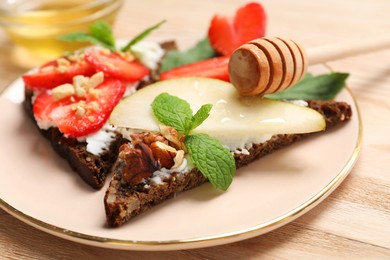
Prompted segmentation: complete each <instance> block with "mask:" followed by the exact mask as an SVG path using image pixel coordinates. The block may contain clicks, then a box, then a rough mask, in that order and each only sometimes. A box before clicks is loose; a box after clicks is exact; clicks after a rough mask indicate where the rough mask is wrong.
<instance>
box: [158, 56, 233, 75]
mask: <svg viewBox="0 0 390 260" xmlns="http://www.w3.org/2000/svg"><path fill="white" fill-rule="evenodd" d="M228 64H229V57H227V56H221V57H217V58H211V59H207V60H202V61H199V62H195V63H192V64H188V65H184V66H180V67H177V68H174V69H171V70H168V71H165V72H163V73H161V74H160V79H161V80H166V79H172V78H182V77H206V78H214V79H221V80H224V81H229V72H228Z"/></svg>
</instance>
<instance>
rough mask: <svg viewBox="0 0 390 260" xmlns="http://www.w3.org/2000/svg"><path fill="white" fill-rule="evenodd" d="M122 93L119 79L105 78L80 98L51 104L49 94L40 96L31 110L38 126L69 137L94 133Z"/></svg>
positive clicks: (68, 98)
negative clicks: (43, 126) (53, 127)
mask: <svg viewBox="0 0 390 260" xmlns="http://www.w3.org/2000/svg"><path fill="white" fill-rule="evenodd" d="M125 90H126V85H125V84H123V83H122V82H121V81H120V80H116V79H106V80H105V81H104V82H103V83H101V84H100V85H99V86H97V87H96V88H94V90H93V94H92V92H87V93H86V95H85V96H83V97H77V96H76V95H74V96H69V97H66V98H64V99H61V100H58V101H55V100H54V99H53V97H52V95H51V94H50V92H44V93H41V94H40V95H39V96H38V97H37V98H36V99H35V101H34V105H33V111H34V115H35V118H36V119H37V121H38V124H39V125H40V126H42V125H46V126H47V125H49V126H50V125H54V126H56V127H58V129H59V130H60V131H61V132H62V133H63V134H65V135H66V136H67V137H70V138H77V137H81V136H85V135H88V134H91V133H93V132H96V131H97V130H99V129H100V128H101V127H102V126H103V125H104V124H105V122H106V121H107V119H108V117H109V116H110V114H111V112H112V110H113V109H114V107H115V106H116V104H118V102H119V101H120V99H121V98H122V96H123V94H124V92H125Z"/></svg>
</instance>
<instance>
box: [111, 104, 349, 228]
mask: <svg viewBox="0 0 390 260" xmlns="http://www.w3.org/2000/svg"><path fill="white" fill-rule="evenodd" d="M308 105H309V107H311V108H313V109H315V110H317V111H318V112H320V113H321V114H322V115H324V117H325V121H326V127H327V128H326V129H329V128H331V127H334V126H336V125H338V124H341V123H343V122H345V121H348V120H349V119H350V118H351V116H352V111H351V107H350V106H349V105H348V104H347V103H344V102H336V101H308ZM309 135H312V134H285V135H275V136H273V137H272V138H271V139H270V140H269V141H267V142H265V143H261V144H253V146H252V147H251V148H250V149H249V154H248V155H245V154H235V155H234V156H235V160H236V167H237V168H240V167H243V166H245V165H247V164H249V163H251V162H253V161H255V160H257V159H259V158H261V157H263V156H265V155H267V154H270V153H272V152H274V151H276V150H279V149H281V148H283V147H286V146H289V145H290V144H292V143H294V142H296V141H299V140H301V139H303V138H305V137H307V136H309ZM121 170H122V162H121V161H120V160H118V161H117V163H116V164H115V166H114V168H113V173H114V176H113V179H112V180H111V183H110V187H109V188H108V190H107V191H106V195H105V198H104V205H105V210H106V217H107V224H108V225H109V226H111V227H118V226H121V225H123V224H124V223H126V222H127V221H129V220H130V219H131V218H132V217H134V216H137V215H139V214H140V213H142V212H144V211H146V210H148V209H150V208H152V207H153V206H155V205H157V204H159V203H161V202H163V201H165V200H167V199H169V198H172V197H174V196H175V195H176V194H177V193H180V192H183V191H186V190H189V189H192V188H195V187H197V186H200V185H201V184H203V183H205V182H207V179H206V178H205V177H204V176H203V175H202V174H201V173H200V172H199V171H198V170H197V169H192V170H191V171H189V172H184V173H180V174H176V173H172V175H171V177H170V178H169V179H167V180H164V183H163V184H155V183H153V182H151V181H150V180H146V182H143V183H140V185H135V186H131V187H129V186H126V184H123V181H122V171H121ZM145 184H147V185H148V187H147V188H145Z"/></svg>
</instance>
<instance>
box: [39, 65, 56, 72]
mask: <svg viewBox="0 0 390 260" xmlns="http://www.w3.org/2000/svg"><path fill="white" fill-rule="evenodd" d="M52 70H54V66H53V65H50V66H46V67H43V68H42V69H41V71H42V72H50V71H52Z"/></svg>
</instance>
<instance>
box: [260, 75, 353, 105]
mask: <svg viewBox="0 0 390 260" xmlns="http://www.w3.org/2000/svg"><path fill="white" fill-rule="evenodd" d="M348 76H349V74H347V73H329V74H323V75H319V76H315V77H314V76H312V75H311V74H307V75H306V76H305V77H304V78H303V79H302V80H301V81H300V82H298V83H297V84H295V85H294V86H292V87H290V88H288V89H286V90H284V91H282V92H279V93H275V94H269V95H265V97H267V98H271V99H304V100H308V99H315V100H330V99H333V98H335V97H336V95H337V94H338V93H339V92H340V91H341V90H342V89H343V87H344V86H345V81H346V79H347V78H348Z"/></svg>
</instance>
